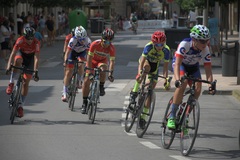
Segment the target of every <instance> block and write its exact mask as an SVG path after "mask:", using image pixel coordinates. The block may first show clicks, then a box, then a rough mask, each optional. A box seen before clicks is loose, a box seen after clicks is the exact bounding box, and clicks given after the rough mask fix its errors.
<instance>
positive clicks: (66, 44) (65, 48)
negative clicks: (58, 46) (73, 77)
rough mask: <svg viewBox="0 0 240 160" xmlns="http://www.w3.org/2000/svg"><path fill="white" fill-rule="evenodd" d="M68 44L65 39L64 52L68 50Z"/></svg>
mask: <svg viewBox="0 0 240 160" xmlns="http://www.w3.org/2000/svg"><path fill="white" fill-rule="evenodd" d="M67 46H68V42H67V41H65V42H64V46H63V52H66V51H67Z"/></svg>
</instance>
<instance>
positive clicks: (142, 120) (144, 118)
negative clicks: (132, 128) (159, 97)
mask: <svg viewBox="0 0 240 160" xmlns="http://www.w3.org/2000/svg"><path fill="white" fill-rule="evenodd" d="M147 99H149V100H150V107H149V110H148V113H145V111H144V104H145V102H146V100H147ZM155 100H156V94H155V92H153V91H152V93H147V94H146V97H145V100H144V103H143V107H142V108H141V114H139V115H138V120H137V128H136V134H137V136H138V137H139V138H142V137H143V135H144V134H145V132H146V131H147V129H148V126H149V124H150V123H151V119H152V116H153V111H154V107H155Z"/></svg>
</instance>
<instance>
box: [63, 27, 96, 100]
mask: <svg viewBox="0 0 240 160" xmlns="http://www.w3.org/2000/svg"><path fill="white" fill-rule="evenodd" d="M91 42H92V41H91V40H90V38H89V37H88V36H87V31H86V30H85V29H84V28H83V27H82V26H77V27H76V28H75V32H74V36H73V37H72V38H71V39H70V41H69V43H68V47H67V51H66V53H65V55H64V64H63V65H64V66H65V67H66V70H65V75H64V86H63V94H62V101H63V102H67V101H68V100H67V88H68V85H69V81H70V78H71V74H72V72H73V67H74V60H76V59H78V60H80V61H86V54H87V50H88V49H89V47H90V44H91ZM78 74H79V76H78V78H79V79H78V88H79V89H81V88H82V80H83V74H84V66H83V64H79V70H78Z"/></svg>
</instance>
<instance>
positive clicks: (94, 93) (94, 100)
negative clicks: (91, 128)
mask: <svg viewBox="0 0 240 160" xmlns="http://www.w3.org/2000/svg"><path fill="white" fill-rule="evenodd" d="M99 94H100V93H99V84H98V82H97V81H94V82H93V83H92V84H91V90H90V99H89V103H88V107H87V108H88V119H89V120H90V122H91V123H92V124H93V123H94V121H95V117H96V112H97V104H98V98H99Z"/></svg>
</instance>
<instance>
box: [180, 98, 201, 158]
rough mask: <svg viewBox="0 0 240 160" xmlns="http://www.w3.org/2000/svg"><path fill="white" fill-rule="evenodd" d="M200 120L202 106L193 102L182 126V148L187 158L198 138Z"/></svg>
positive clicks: (195, 101) (188, 108) (188, 107)
mask: <svg viewBox="0 0 240 160" xmlns="http://www.w3.org/2000/svg"><path fill="white" fill-rule="evenodd" d="M199 119H200V106H199V103H198V101H197V100H193V101H192V103H191V105H188V106H187V110H186V113H185V115H184V118H183V123H182V126H181V134H180V148H181V153H182V155H184V156H187V155H188V154H189V153H190V152H191V150H192V147H193V145H194V142H195V139H196V137H197V132H198V126H199Z"/></svg>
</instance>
